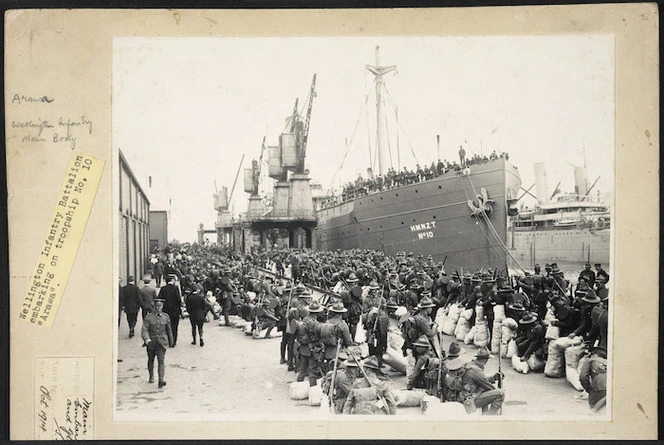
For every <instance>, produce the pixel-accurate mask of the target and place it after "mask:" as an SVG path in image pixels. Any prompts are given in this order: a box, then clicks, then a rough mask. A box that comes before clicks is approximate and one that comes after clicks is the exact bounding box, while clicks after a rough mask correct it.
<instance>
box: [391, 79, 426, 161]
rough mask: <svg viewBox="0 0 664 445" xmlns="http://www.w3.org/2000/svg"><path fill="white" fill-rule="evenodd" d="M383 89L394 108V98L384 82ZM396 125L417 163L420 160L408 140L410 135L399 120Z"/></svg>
mask: <svg viewBox="0 0 664 445" xmlns="http://www.w3.org/2000/svg"><path fill="white" fill-rule="evenodd" d="M383 90H385V93H387V98H388V99H389V101H390V104H391V105H392V108H394V109H395V110H396V103H395V102H394V99H392V95H391V94H390V92H389V91H388V90H387V87H386V86H385V84H383ZM397 125H398V126H399V128H400V129H401V132H402V133H403V135H404V136H406V142H408V147H409V148H410V153H411V154H412V155H413V158H414V159H415V163H417V164H419V163H420V161H419V160H418V159H417V155H416V154H415V149H414V148H413V144H412V142H411V140H410V136H408V133H406V130H404V128H403V126H402V125H401V122H398V123H397Z"/></svg>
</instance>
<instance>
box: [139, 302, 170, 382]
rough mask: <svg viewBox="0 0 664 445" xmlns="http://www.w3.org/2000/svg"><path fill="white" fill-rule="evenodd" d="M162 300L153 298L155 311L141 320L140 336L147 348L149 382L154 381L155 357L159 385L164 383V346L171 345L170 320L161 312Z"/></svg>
mask: <svg viewBox="0 0 664 445" xmlns="http://www.w3.org/2000/svg"><path fill="white" fill-rule="evenodd" d="M163 306H164V301H163V300H160V299H157V300H155V311H154V312H152V313H150V314H148V315H147V317H145V320H144V321H143V328H142V329H141V337H142V338H143V344H144V345H145V346H146V347H147V350H148V372H149V374H150V380H149V382H150V383H154V359H155V357H157V360H158V367H157V372H158V375H159V387H160V388H161V387H163V386H165V385H166V381H165V380H164V372H165V368H166V365H165V358H166V348H168V347H169V346H170V347H173V345H174V344H173V334H172V332H171V320H170V318H169V317H168V315H166V314H164V313H163V312H162V308H163Z"/></svg>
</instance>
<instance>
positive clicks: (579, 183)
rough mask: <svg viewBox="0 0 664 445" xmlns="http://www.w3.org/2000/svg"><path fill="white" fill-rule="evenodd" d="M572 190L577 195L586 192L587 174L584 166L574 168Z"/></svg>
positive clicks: (583, 194)
mask: <svg viewBox="0 0 664 445" xmlns="http://www.w3.org/2000/svg"><path fill="white" fill-rule="evenodd" d="M574 192H575V193H576V194H577V195H579V196H586V194H587V193H588V176H587V172H586V168H585V167H575V168H574Z"/></svg>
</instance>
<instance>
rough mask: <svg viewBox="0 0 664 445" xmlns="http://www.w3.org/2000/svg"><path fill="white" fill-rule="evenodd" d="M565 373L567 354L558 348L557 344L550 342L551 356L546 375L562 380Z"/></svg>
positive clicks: (546, 367)
mask: <svg viewBox="0 0 664 445" xmlns="http://www.w3.org/2000/svg"><path fill="white" fill-rule="evenodd" d="M564 373H565V352H564V350H563V349H560V348H559V347H558V346H556V343H555V342H549V355H548V356H547V358H546V365H545V366H544V375H545V376H547V377H553V378H560V377H562V376H563V374H564Z"/></svg>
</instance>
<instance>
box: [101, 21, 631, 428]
mask: <svg viewBox="0 0 664 445" xmlns="http://www.w3.org/2000/svg"><path fill="white" fill-rule="evenodd" d="M614 50H615V36H614V35H613V34H606V33H605V34H603V33H583V34H580V33H576V34H575V33H564V32H562V31H561V32H559V33H557V34H556V35H537V34H535V33H532V34H525V35H524V34H521V35H477V36H421V37H418V36H396V35H393V36H384V35H382V36H357V37H304V36H302V37H200V36H198V37H132V36H119V37H115V38H113V43H112V58H113V62H112V145H113V161H112V162H113V165H114V167H115V170H114V177H113V196H114V204H113V205H114V207H113V208H114V238H113V243H114V249H115V256H114V259H115V263H116V264H115V267H116V272H117V273H116V275H115V276H116V280H117V282H118V284H117V288H116V289H115V292H116V294H115V296H114V298H115V300H114V301H115V307H116V310H117V317H116V319H117V320H114V324H115V321H117V325H116V326H114V327H113V329H114V349H115V353H114V360H113V366H114V367H115V368H114V369H115V371H114V396H113V404H114V409H113V417H114V419H115V420H116V421H155V420H159V421H201V420H204V421H224V420H244V419H251V420H254V421H256V420H259V421H260V420H266V421H268V420H275V421H289V420H324V421H335V420H342V419H343V420H346V421H352V420H370V421H371V420H388V419H395V420H404V419H416V420H431V421H440V420H472V421H488V420H497V419H508V420H537V421H544V420H546V421H552V420H555V421H572V420H574V421H579V420H582V421H592V422H608V421H611V420H612V407H613V406H615V404H620V403H621V402H620V400H614V399H613V398H612V391H611V381H612V378H613V377H612V370H613V350H612V346H613V334H612V333H613V316H614V313H613V306H612V304H611V301H612V299H613V291H612V288H613V284H614V277H613V274H614V270H613V269H614V268H613V261H612V259H613V257H614V249H613V246H614V241H615V240H614V238H615V237H614V229H613V225H612V217H613V216H614V212H615V204H614V203H615V195H614V184H615V161H614V159H615V158H614V153H615V149H616V147H615V132H616V129H615V125H616V122H615V78H616V67H615V53H614ZM367 416H369V417H367Z"/></svg>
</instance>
